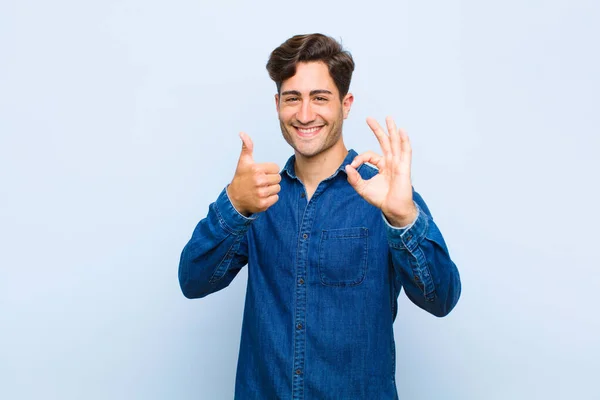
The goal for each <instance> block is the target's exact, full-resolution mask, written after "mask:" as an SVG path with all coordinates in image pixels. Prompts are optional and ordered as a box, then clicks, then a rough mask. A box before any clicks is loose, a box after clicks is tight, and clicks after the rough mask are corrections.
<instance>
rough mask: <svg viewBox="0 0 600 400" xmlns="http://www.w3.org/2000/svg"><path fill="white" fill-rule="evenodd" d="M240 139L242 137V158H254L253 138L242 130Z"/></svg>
mask: <svg viewBox="0 0 600 400" xmlns="http://www.w3.org/2000/svg"><path fill="white" fill-rule="evenodd" d="M240 139H242V154H241V155H240V159H241V158H242V157H244V158H248V159H249V160H253V158H252V152H253V151H254V143H252V139H250V136H248V135H247V134H246V133H244V132H240Z"/></svg>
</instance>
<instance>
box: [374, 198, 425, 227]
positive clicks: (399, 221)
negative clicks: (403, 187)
mask: <svg viewBox="0 0 600 400" xmlns="http://www.w3.org/2000/svg"><path fill="white" fill-rule="evenodd" d="M383 215H384V216H385V218H386V219H387V220H388V222H389V223H390V225H392V226H393V227H395V228H405V227H407V226H410V225H412V224H413V223H414V222H415V220H416V219H417V217H418V216H419V210H418V209H417V207H415V206H414V204H413V209H412V211H411V212H410V213H409V214H407V215H404V216H394V215H389V214H385V213H384V214H383Z"/></svg>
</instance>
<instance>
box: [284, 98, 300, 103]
mask: <svg viewBox="0 0 600 400" xmlns="http://www.w3.org/2000/svg"><path fill="white" fill-rule="evenodd" d="M285 101H286V102H288V103H293V102H295V101H298V98H297V97H288V98H287V99H285Z"/></svg>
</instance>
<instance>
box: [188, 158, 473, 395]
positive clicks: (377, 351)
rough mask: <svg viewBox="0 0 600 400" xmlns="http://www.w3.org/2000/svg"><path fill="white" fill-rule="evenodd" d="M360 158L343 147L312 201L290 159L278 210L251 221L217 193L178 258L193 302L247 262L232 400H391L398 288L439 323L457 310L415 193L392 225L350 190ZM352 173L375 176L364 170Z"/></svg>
mask: <svg viewBox="0 0 600 400" xmlns="http://www.w3.org/2000/svg"><path fill="white" fill-rule="evenodd" d="M356 155H357V154H356V152H354V151H353V150H350V151H349V153H348V155H347V157H346V158H345V160H344V162H343V164H342V165H341V166H340V167H339V168H338V170H336V172H335V173H334V174H333V175H332V176H330V177H329V178H328V179H326V180H324V181H322V182H321V183H320V184H319V186H318V187H317V189H316V191H315V193H314V194H313V196H312V198H311V199H310V201H307V197H306V192H305V189H304V185H303V184H302V182H301V181H300V180H299V179H298V177H297V176H296V174H295V172H294V157H293V156H292V157H291V158H290V159H289V160H288V162H287V164H286V165H285V167H284V169H283V171H282V172H281V175H282V180H281V183H280V185H281V192H280V193H279V201H278V202H277V203H275V204H274V205H273V206H271V207H270V208H269V209H268V210H266V211H265V212H263V213H259V214H255V215H252V216H250V217H249V218H246V217H244V216H243V215H241V214H239V213H238V212H237V211H236V210H235V208H234V207H233V205H232V204H231V202H230V200H229V198H228V196H227V191H226V189H224V190H223V191H222V192H221V194H220V195H219V197H218V198H217V201H216V202H214V203H212V204H211V205H210V207H209V212H208V215H207V217H206V218H204V219H203V220H202V221H200V223H199V224H198V225H197V227H196V228H195V230H194V232H193V235H192V237H191V239H190V241H189V242H188V243H187V245H186V246H185V248H184V249H183V252H182V254H181V260H180V264H179V282H180V285H181V289H182V291H183V293H184V295H185V296H186V297H188V298H199V297H204V296H206V295H208V294H210V293H213V292H216V291H218V290H221V289H223V288H225V287H227V286H228V285H229V283H230V282H231V281H232V279H233V278H234V277H235V276H236V275H237V273H238V272H239V271H240V269H241V268H243V267H244V266H245V265H246V264H247V265H248V283H247V291H246V302H245V309H244V318H243V323H242V336H241V343H240V350H239V358H238V367H237V375H236V385H235V397H236V398H239V399H396V398H397V392H396V383H395V364H396V360H395V344H394V334H393V322H394V319H395V317H396V313H397V298H398V295H399V294H400V291H401V288H402V287H404V290H405V292H406V295H407V296H408V298H409V299H410V300H411V301H412V302H413V303H414V304H416V305H417V306H419V307H421V308H422V309H424V310H426V311H428V312H430V313H431V314H434V315H436V316H440V317H441V316H445V315H446V314H448V313H449V312H450V311H451V310H452V308H453V307H454V306H455V304H456V303H457V301H458V298H459V296H460V290H461V286H460V278H459V274H458V270H457V268H456V266H455V265H454V263H453V262H452V260H451V259H450V256H449V254H448V249H447V247H446V244H445V243H444V239H443V238H442V235H441V233H440V231H439V230H438V228H437V226H436V225H435V223H434V222H433V220H432V218H431V214H430V212H429V210H428V208H427V206H426V205H425V202H424V201H423V199H422V198H421V196H420V195H419V194H418V193H417V192H414V191H413V199H414V202H415V203H416V205H417V208H418V217H417V219H416V220H415V222H414V223H413V224H411V225H410V226H409V227H407V228H405V229H397V228H394V227H392V226H390V225H389V224H388V223H387V221H386V220H385V218H384V217H383V214H382V213H381V211H380V210H379V209H377V208H376V207H374V206H372V205H370V204H369V203H367V202H366V201H365V200H364V199H363V198H362V197H360V195H358V193H357V192H356V191H355V190H354V189H353V188H352V187H351V186H350V184H349V183H348V181H347V176H346V173H345V170H344V167H345V165H347V164H349V163H351V162H352V160H353V159H354V157H356ZM358 172H359V173H360V175H361V176H362V177H363V178H364V179H369V178H371V177H373V176H374V175H376V174H377V170H376V169H375V168H373V167H371V166H369V165H366V164H364V165H362V166H361V167H360V168H359V169H358Z"/></svg>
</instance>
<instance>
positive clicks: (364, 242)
mask: <svg viewBox="0 0 600 400" xmlns="http://www.w3.org/2000/svg"><path fill="white" fill-rule="evenodd" d="M368 238H369V230H368V229H367V228H363V227H358V228H343V229H328V230H323V231H322V232H321V240H320V241H319V276H320V278H321V283H322V284H323V285H326V286H355V285H359V284H360V283H361V282H362V281H363V280H364V279H365V274H366V272H367V249H368Z"/></svg>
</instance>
